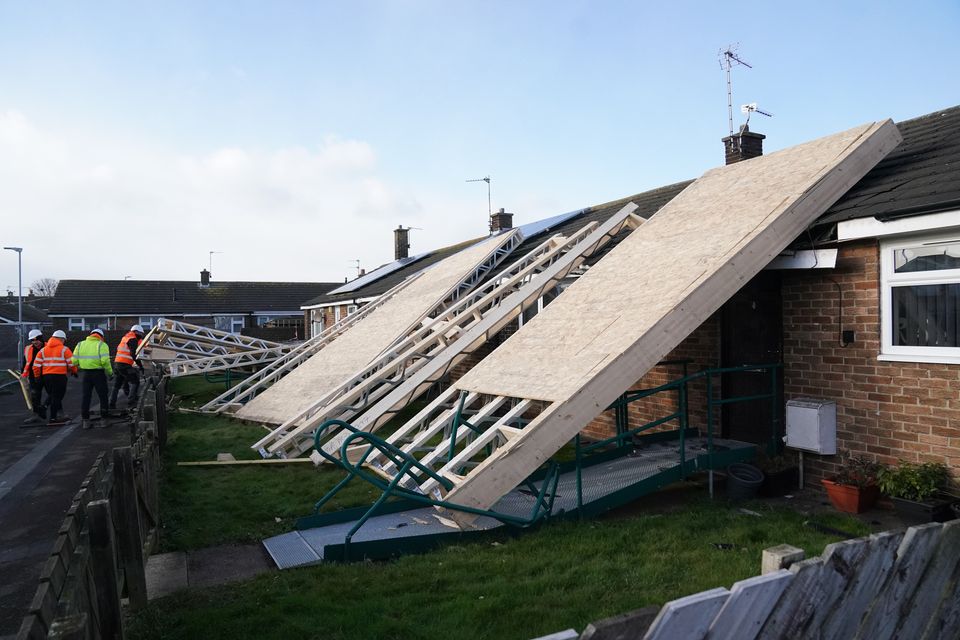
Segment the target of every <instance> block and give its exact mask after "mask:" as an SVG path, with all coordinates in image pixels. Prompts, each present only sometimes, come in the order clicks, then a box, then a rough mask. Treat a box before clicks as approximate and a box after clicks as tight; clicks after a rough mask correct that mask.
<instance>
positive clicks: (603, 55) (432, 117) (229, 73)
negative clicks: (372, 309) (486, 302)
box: [0, 0, 960, 290]
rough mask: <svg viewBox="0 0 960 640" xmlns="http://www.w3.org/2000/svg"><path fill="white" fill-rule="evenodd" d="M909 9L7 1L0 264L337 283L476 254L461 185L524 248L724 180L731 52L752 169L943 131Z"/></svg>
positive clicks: (949, 71) (938, 11)
mask: <svg viewBox="0 0 960 640" xmlns="http://www.w3.org/2000/svg"><path fill="white" fill-rule="evenodd" d="M904 7H905V5H904V3H902V2H885V1H883V0H875V1H871V2H846V1H844V2H837V1H836V0H833V1H832V2H815V1H813V2H803V3H780V2H767V3H717V2H685V1H682V0H679V1H675V2H667V3H646V2H613V1H603V0H592V1H583V2H580V1H567V0H552V1H549V2H546V1H544V2H541V1H533V0H531V1H517V0H512V1H506V0H487V1H484V2H479V1H472V2H468V1H455V0H444V1H440V0H437V1H434V0H429V1H428V0H423V1H416V2H415V1H401V0H396V1H382V2H381V1H372V0H371V1H364V0H351V1H350V2H342V1H337V2H333V1H330V2H327V1H313V2H294V1H289V0H286V1H285V0H278V1H274V2H246V1H240V0H231V1H225V0H224V1H206V2H202V1H198V0H193V1H188V2H177V1H174V0H168V1H165V2H136V1H127V2H108V1H104V2H96V3H90V2H87V3H77V2H53V1H51V2H42V3H34V2H30V3H25V2H20V1H18V0H0V242H2V245H3V246H19V247H23V283H24V287H25V288H26V287H27V286H29V284H30V283H31V282H33V281H34V280H37V279H39V278H47V277H50V278H55V279H72V278H88V279H123V278H127V277H129V278H133V279H145V280H150V279H173V280H195V279H197V278H198V274H199V271H200V270H201V269H202V268H205V267H207V266H208V265H209V264H210V261H211V259H212V265H213V279H214V280H259V281H312V282H323V281H343V280H344V279H345V278H347V277H351V278H352V277H354V276H355V275H356V273H357V271H356V268H357V261H359V265H360V266H361V267H362V268H364V269H367V270H370V269H372V268H374V267H376V266H377V265H379V264H382V263H384V262H389V261H390V260H392V259H393V234H392V230H393V229H395V228H396V227H397V226H398V225H403V226H405V227H413V231H412V232H411V245H412V246H411V252H412V253H414V254H416V253H420V252H424V251H429V250H431V249H435V248H438V247H441V246H444V245H448V244H453V243H455V242H459V241H462V240H464V239H466V238H470V237H479V236H483V235H485V234H486V233H487V207H488V202H487V186H486V184H484V183H483V182H467V180H469V179H477V178H483V177H485V176H490V177H491V191H492V197H491V199H492V206H493V209H494V210H496V209H499V208H500V207H503V208H505V209H506V210H507V211H508V212H512V213H513V214H514V222H515V224H523V223H525V222H531V221H534V220H537V219H541V218H544V217H548V216H552V215H556V214H559V213H564V212H567V211H572V210H575V209H580V208H582V207H585V206H590V205H595V204H601V203H604V202H608V201H610V200H614V199H618V198H622V197H625V196H629V195H632V194H636V193H640V192H643V191H646V190H648V189H653V188H657V187H659V186H663V185H667V184H671V183H674V182H678V181H681V180H687V179H691V178H695V177H697V176H699V175H700V174H702V173H703V172H704V171H706V170H708V169H710V168H712V167H714V166H717V165H719V164H721V163H722V162H723V146H722V144H721V142H720V139H721V138H722V137H723V136H725V135H727V133H728V120H727V87H726V80H725V76H724V72H723V70H722V69H721V66H720V63H719V60H718V52H719V51H721V50H723V49H726V48H727V47H729V46H731V45H734V46H735V47H736V49H735V51H736V53H737V55H738V56H739V57H740V58H741V59H742V60H744V61H745V62H747V63H749V64H750V65H751V66H750V68H748V67H745V66H735V67H734V68H733V71H732V78H733V104H734V119H735V126H739V125H740V124H742V123H743V121H744V118H745V116H744V115H743V114H742V113H741V112H740V109H739V107H740V105H741V104H745V103H753V102H755V103H757V104H758V106H759V107H760V108H761V109H763V110H765V111H768V112H770V113H772V114H773V117H772V118H766V117H764V116H760V115H757V114H754V115H753V116H752V118H751V121H750V126H751V129H752V130H754V131H757V132H760V133H763V134H765V135H766V136H767V139H766V140H765V141H764V145H765V147H764V149H765V151H766V152H770V151H774V150H776V149H781V148H784V147H789V146H791V145H794V144H798V143H801V142H804V141H807V140H810V139H813V138H817V137H820V136H824V135H829V134H831V133H835V132H837V131H841V130H844V129H847V128H850V127H853V126H856V125H859V124H862V123H865V122H869V121H872V120H880V119H884V118H893V119H894V120H895V121H897V120H905V119H909V118H913V117H917V116H920V115H923V114H926V113H929V112H932V111H936V110H938V109H943V108H946V107H951V106H956V105H958V104H960V38H958V37H957V34H958V33H960V2H958V1H957V0H942V1H937V0H928V1H927V0H918V1H915V2H912V3H910V5H909V10H906V9H905V8H904ZM211 251H216V252H219V253H216V254H213V255H212V256H211V255H210V253H209V252H211ZM17 275H18V274H17V256H16V255H15V253H14V252H12V251H4V252H2V253H0V286H4V287H5V288H6V289H8V290H9V289H14V290H15V289H16V284H17Z"/></svg>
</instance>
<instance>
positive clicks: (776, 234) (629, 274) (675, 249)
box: [316, 120, 901, 526]
mask: <svg viewBox="0 0 960 640" xmlns="http://www.w3.org/2000/svg"><path fill="white" fill-rule="evenodd" d="M900 139H901V138H900V135H899V132H898V131H897V129H896V126H895V125H894V124H893V123H892V122H890V121H889V120H888V121H886V122H883V123H871V124H868V125H864V126H861V127H857V128H855V129H851V130H849V131H845V132H843V133H839V134H836V135H833V136H829V137H826V138H822V139H820V140H815V141H813V142H810V143H806V144H803V145H799V146H797V147H793V148H790V149H785V150H783V151H778V152H776V153H773V154H770V155H767V156H763V157H760V158H754V159H752V160H750V161H748V162H744V163H737V164H734V165H729V166H725V167H721V168H719V169H714V170H712V171H709V172H707V173H706V174H704V176H702V177H701V178H699V179H698V180H697V181H695V182H694V183H693V184H691V185H690V186H689V187H687V188H686V189H685V190H684V191H683V192H682V193H680V194H679V195H678V196H677V197H676V198H674V199H673V200H671V201H670V202H669V203H668V204H667V205H665V206H664V207H663V208H662V209H661V210H660V211H659V212H658V213H657V215H656V216H654V217H653V218H651V220H650V221H648V222H647V223H646V224H644V225H643V228H642V229H640V230H638V231H637V232H635V233H632V234H630V236H628V237H627V238H626V239H625V240H624V241H623V242H621V243H620V244H619V245H618V246H617V247H616V248H614V249H613V250H612V251H611V252H610V253H609V254H607V255H606V256H605V257H604V258H603V259H601V260H600V261H599V262H598V263H597V264H596V265H594V267H592V268H591V269H590V270H589V271H588V272H587V273H586V274H585V275H584V276H583V277H581V278H579V279H578V280H577V281H576V282H575V283H574V284H573V285H571V286H570V287H568V288H567V290H566V291H565V292H564V293H563V294H562V295H561V296H559V297H558V298H557V300H555V301H554V302H553V303H551V304H550V305H549V306H548V307H546V308H545V309H544V311H543V312H542V313H540V314H538V315H537V316H535V317H534V318H533V320H532V321H531V322H529V323H528V324H525V325H524V326H523V328H522V329H520V330H519V331H518V332H517V333H515V334H514V335H512V336H511V337H510V338H509V339H508V340H507V342H506V343H504V344H503V345H502V346H501V347H500V348H499V349H497V350H496V351H494V352H493V353H492V354H491V355H490V356H488V357H487V358H485V359H484V360H483V361H482V362H481V363H480V364H479V365H477V366H476V367H474V368H473V369H471V370H470V371H469V372H468V373H467V374H466V375H465V376H464V377H463V378H461V379H460V380H458V381H457V382H456V383H455V384H454V385H453V386H452V387H451V388H450V389H449V390H448V391H447V393H446V394H444V395H443V396H441V397H440V398H438V399H437V401H435V402H434V403H432V404H431V405H430V406H428V407H427V408H426V409H424V411H422V412H421V413H420V414H418V416H416V417H415V418H414V419H413V420H411V421H410V422H408V423H407V424H406V425H403V426H402V427H401V428H400V429H399V430H398V431H397V432H395V433H394V434H392V435H391V436H390V437H389V438H388V439H387V440H386V441H384V444H385V445H386V446H384V447H380V448H378V450H377V451H376V452H375V453H370V452H369V450H364V449H363V448H362V447H360V448H354V450H352V451H351V450H350V448H349V445H350V444H357V445H363V446H365V445H366V443H365V442H364V439H363V438H362V437H361V436H360V435H359V434H358V433H353V432H351V433H350V434H349V435H346V436H344V437H343V438H342V439H341V442H342V448H341V452H342V453H343V454H344V455H345V456H347V458H348V459H349V458H351V457H355V456H359V457H356V460H358V461H363V462H364V463H366V464H367V465H368V467H369V468H370V469H372V470H374V471H375V472H376V473H377V474H379V475H380V476H381V477H382V478H383V479H384V481H386V482H389V483H390V485H391V486H401V487H403V489H404V490H407V491H409V492H411V493H419V494H421V495H430V496H431V497H432V499H434V500H436V501H438V503H439V502H448V503H451V504H456V505H458V509H459V510H458V511H457V512H454V513H453V517H455V518H456V519H457V520H458V521H459V522H460V523H461V525H464V526H469V524H470V523H471V522H473V521H474V520H476V517H477V515H478V514H483V513H485V512H487V511H488V510H489V509H491V508H492V507H493V505H495V504H497V502H498V501H499V500H500V499H501V498H502V497H503V496H505V495H507V494H508V493H509V492H510V491H512V490H513V489H514V488H516V487H517V486H518V485H519V484H520V483H521V482H523V481H524V479H525V478H527V477H528V476H529V474H530V473H532V472H533V471H534V470H536V469H537V468H538V467H540V465H542V464H543V463H544V462H545V461H547V460H548V459H549V458H550V457H551V456H553V455H554V454H555V453H556V452H557V451H558V450H559V449H560V448H561V447H563V446H564V445H565V444H566V443H567V442H569V441H570V440H571V439H572V438H574V437H575V436H576V435H577V434H578V433H579V432H580V430H581V429H583V428H584V427H585V426H586V425H587V424H588V423H589V422H590V421H591V420H592V419H593V418H594V417H595V416H596V415H597V414H598V413H600V412H601V411H602V410H603V409H604V408H606V407H608V406H609V405H610V404H611V403H612V402H613V401H614V400H615V399H616V398H617V397H618V396H619V395H620V394H621V393H622V392H623V391H624V390H625V389H628V388H629V387H630V385H632V384H634V382H635V381H637V380H639V379H640V378H641V377H642V376H643V375H644V374H645V373H646V372H647V371H649V370H650V368H651V367H653V366H654V365H656V363H657V362H658V361H660V360H661V359H662V358H664V357H665V356H666V355H667V354H668V353H669V352H670V351H671V350H672V349H673V348H675V347H676V346H677V345H678V344H679V343H680V342H682V341H683V340H684V339H685V338H686V337H687V336H688V335H689V334H690V333H691V332H692V331H693V330H694V329H696V328H697V327H698V326H699V325H700V324H702V323H703V322H704V321H705V320H706V319H707V318H708V317H709V316H710V315H711V314H712V313H714V312H716V311H717V310H718V309H719V308H720V306H721V305H722V304H723V303H724V302H725V301H726V300H727V299H729V297H730V296H732V295H733V294H734V293H735V292H736V291H737V290H739V289H740V288H741V286H742V285H743V284H744V283H745V282H747V281H748V280H749V279H750V278H752V277H753V276H754V275H756V274H757V273H758V272H759V271H760V270H761V269H762V268H763V267H764V266H765V265H766V264H767V263H768V262H769V261H770V260H771V259H773V258H774V257H775V256H777V255H778V254H779V253H780V252H781V251H782V250H783V249H784V248H785V247H786V246H788V244H789V243H790V242H791V241H793V239H794V238H796V237H797V236H799V235H801V234H802V233H803V231H804V229H806V228H807V226H808V225H809V224H811V223H812V222H813V221H814V220H816V218H817V217H818V216H819V215H820V214H821V213H823V211H825V210H826V209H827V208H828V207H829V206H830V205H831V204H832V203H833V202H835V201H836V199H837V198H839V197H840V196H841V195H842V194H843V193H845V192H846V191H847V190H848V189H849V188H850V187H851V186H852V185H853V184H855V183H856V182H857V181H858V180H859V179H860V178H861V177H862V176H863V175H865V174H866V173H867V172H868V171H869V170H870V169H871V168H872V167H873V166H874V165H875V164H876V163H877V162H879V160H880V159H882V158H883V157H884V156H885V155H886V154H887V153H889V152H890V151H891V150H892V149H893V148H895V147H896V145H897V144H899V142H900ZM454 400H457V406H456V408H453V407H452V406H451V402H453V401H454ZM340 426H343V425H340ZM351 428H352V427H351ZM367 437H368V438H370V437H372V436H369V435H367ZM316 453H317V454H318V455H329V454H326V453H325V452H324V451H323V450H322V449H320V450H318V451H317V452H316ZM409 459H413V460H415V461H416V462H415V464H414V468H415V471H416V472H415V473H411V463H410V462H409Z"/></svg>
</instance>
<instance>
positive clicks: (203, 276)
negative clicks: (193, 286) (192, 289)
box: [200, 269, 210, 287]
mask: <svg viewBox="0 0 960 640" xmlns="http://www.w3.org/2000/svg"><path fill="white" fill-rule="evenodd" d="M200 286H201V287H209V286H210V272H209V271H207V270H206V269H204V270H202V271H201V272H200Z"/></svg>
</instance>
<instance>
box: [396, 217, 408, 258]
mask: <svg viewBox="0 0 960 640" xmlns="http://www.w3.org/2000/svg"><path fill="white" fill-rule="evenodd" d="M409 249H410V228H409V227H408V228H406V229H404V228H403V225H402V224H401V225H399V226H398V227H397V228H396V229H394V230H393V259H394V260H401V259H403V258H407V257H409V256H410V252H409Z"/></svg>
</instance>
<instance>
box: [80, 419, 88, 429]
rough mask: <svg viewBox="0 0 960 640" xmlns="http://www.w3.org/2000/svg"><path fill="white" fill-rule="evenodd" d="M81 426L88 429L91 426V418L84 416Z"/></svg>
mask: <svg viewBox="0 0 960 640" xmlns="http://www.w3.org/2000/svg"><path fill="white" fill-rule="evenodd" d="M80 428H81V429H83V430H84V431H86V430H87V429H89V428H90V420H89V419H88V418H84V419H83V420H81V421H80Z"/></svg>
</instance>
